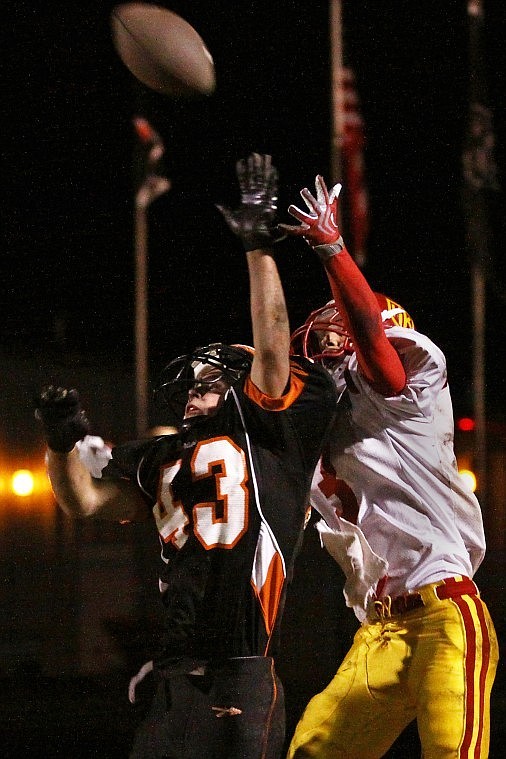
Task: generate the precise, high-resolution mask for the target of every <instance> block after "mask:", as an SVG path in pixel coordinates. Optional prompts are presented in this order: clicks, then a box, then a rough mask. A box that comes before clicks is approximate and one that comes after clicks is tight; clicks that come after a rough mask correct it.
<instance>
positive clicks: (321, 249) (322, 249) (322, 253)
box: [313, 236, 344, 261]
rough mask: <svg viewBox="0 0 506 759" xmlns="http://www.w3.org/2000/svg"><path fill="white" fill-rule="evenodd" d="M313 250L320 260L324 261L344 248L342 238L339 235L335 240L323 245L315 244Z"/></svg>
mask: <svg viewBox="0 0 506 759" xmlns="http://www.w3.org/2000/svg"><path fill="white" fill-rule="evenodd" d="M313 250H314V252H315V253H316V254H317V255H318V256H319V257H320V258H321V260H322V261H326V260H327V259H329V258H332V256H336V255H337V254H338V253H341V251H343V250H344V240H343V238H342V236H341V237H339V238H338V239H337V240H336V241H335V242H333V243H330V244H325V245H315V246H314V248H313Z"/></svg>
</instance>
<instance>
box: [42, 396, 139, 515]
mask: <svg viewBox="0 0 506 759" xmlns="http://www.w3.org/2000/svg"><path fill="white" fill-rule="evenodd" d="M35 404H36V412H35V415H36V417H37V419H39V421H40V422H41V423H42V427H43V430H44V434H45V437H46V441H47V444H48V453H47V470H48V474H49V479H50V480H51V486H52V488H53V492H54V495H55V498H56V500H57V502H58V504H59V506H60V507H61V508H62V509H63V511H64V512H65V513H66V514H68V515H69V516H72V517H99V518H101V519H107V520H112V521H121V520H128V521H142V520H144V519H147V518H148V516H149V514H148V507H147V504H146V503H145V501H144V500H143V498H142V496H141V495H140V492H139V491H138V490H137V488H136V487H135V486H134V485H132V484H131V483H130V482H128V481H127V480H108V479H106V478H104V479H96V478H94V477H92V476H91V474H90V472H89V471H88V469H87V468H86V467H85V466H84V464H83V463H82V461H81V460H80V458H79V452H78V450H77V448H76V447H75V444H76V442H77V441H78V440H81V439H82V438H83V437H84V436H85V435H87V434H88V432H89V423H88V420H87V418H86V414H85V412H84V410H83V409H82V407H81V403H80V400H79V396H78V393H77V391H76V390H73V389H72V390H67V389H65V388H61V387H52V386H50V387H46V388H44V390H42V392H41V393H40V394H39V395H38V396H37V398H36V400H35Z"/></svg>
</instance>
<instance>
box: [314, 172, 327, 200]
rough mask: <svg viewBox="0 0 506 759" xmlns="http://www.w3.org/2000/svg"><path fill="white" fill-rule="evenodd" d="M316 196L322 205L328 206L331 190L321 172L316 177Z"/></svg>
mask: <svg viewBox="0 0 506 759" xmlns="http://www.w3.org/2000/svg"><path fill="white" fill-rule="evenodd" d="M314 183H315V187H316V198H317V201H318V203H319V205H320V206H326V205H328V203H329V192H328V190H327V185H326V184H325V180H324V178H323V177H322V175H321V174H317V175H316V178H315V182H314Z"/></svg>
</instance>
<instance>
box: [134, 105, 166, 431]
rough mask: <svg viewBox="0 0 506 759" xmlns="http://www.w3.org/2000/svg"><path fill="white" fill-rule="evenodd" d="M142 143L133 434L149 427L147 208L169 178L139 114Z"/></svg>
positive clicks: (158, 142)
mask: <svg viewBox="0 0 506 759" xmlns="http://www.w3.org/2000/svg"><path fill="white" fill-rule="evenodd" d="M133 123H134V127H135V131H136V132H137V136H138V138H139V143H140V145H141V146H142V151H141V153H142V167H141V180H140V183H139V186H138V187H137V188H136V193H135V225H134V227H135V229H134V234H135V245H134V252H135V398H136V412H135V426H136V434H137V437H143V436H144V435H145V434H146V430H147V429H148V427H149V391H148V388H149V340H148V313H149V311H148V208H149V206H150V205H151V203H152V202H153V201H154V200H156V198H158V197H159V196H160V195H162V194H163V193H164V192H167V190H170V186H171V184H170V181H169V180H168V179H167V177H165V176H163V174H162V173H161V172H162V171H163V165H162V158H163V155H164V153H165V147H164V145H163V142H162V139H161V137H160V135H159V134H158V132H156V130H155V129H153V127H152V126H151V124H150V123H149V122H148V121H147V120H146V119H145V118H143V117H141V116H136V117H135V118H134V120H133Z"/></svg>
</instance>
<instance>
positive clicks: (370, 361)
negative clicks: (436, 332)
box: [325, 248, 406, 396]
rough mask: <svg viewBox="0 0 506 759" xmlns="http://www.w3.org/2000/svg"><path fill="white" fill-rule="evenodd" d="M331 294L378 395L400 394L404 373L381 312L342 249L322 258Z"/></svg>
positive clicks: (361, 363) (369, 381)
mask: <svg viewBox="0 0 506 759" xmlns="http://www.w3.org/2000/svg"><path fill="white" fill-rule="evenodd" d="M325 270H326V272H327V277H328V279H329V282H330V287H331V290H332V295H333V297H334V300H335V302H336V305H337V308H338V309H339V312H340V313H341V314H342V316H343V319H344V322H345V325H346V328H347V330H348V332H349V334H350V336H351V339H352V341H353V347H354V349H355V353H356V355H357V361H358V365H359V367H360V371H361V372H362V374H363V375H364V377H365V379H366V380H367V382H368V383H369V385H370V386H371V387H372V388H373V389H374V390H376V392H378V393H380V394H381V395H385V396H391V395H396V394H397V393H400V392H401V390H402V389H403V387H404V386H405V384H406V373H405V371H404V367H403V365H402V361H401V359H400V357H399V354H398V353H397V351H396V350H395V348H394V347H393V346H392V345H391V343H390V342H389V340H388V339H387V337H386V335H385V330H384V328H383V324H382V321H381V311H380V308H379V305H378V302H377V300H376V297H375V295H374V293H373V291H372V290H371V288H370V287H369V284H368V283H367V280H366V279H365V277H364V276H363V274H362V273H361V271H360V270H359V268H358V267H357V265H356V264H355V262H354V261H353V259H352V257H351V256H350V254H349V253H348V251H347V250H346V248H344V250H342V251H341V252H340V253H338V254H337V255H335V256H331V257H330V258H328V259H327V260H326V261H325Z"/></svg>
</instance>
